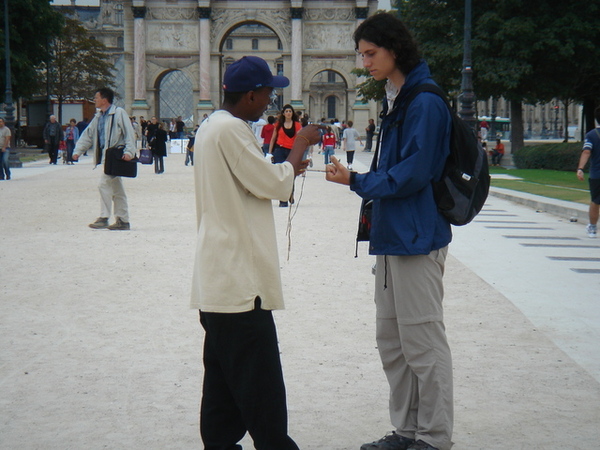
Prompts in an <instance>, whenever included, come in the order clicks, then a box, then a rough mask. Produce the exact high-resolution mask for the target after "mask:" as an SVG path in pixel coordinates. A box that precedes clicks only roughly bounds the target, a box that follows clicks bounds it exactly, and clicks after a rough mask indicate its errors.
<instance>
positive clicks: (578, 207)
mask: <svg viewBox="0 0 600 450" xmlns="http://www.w3.org/2000/svg"><path fill="white" fill-rule="evenodd" d="M489 195H493V196H494V197H499V198H502V199H506V200H509V201H511V202H514V203H518V204H520V205H524V206H528V207H530V208H532V209H535V210H536V211H544V212H547V213H550V214H553V215H555V216H558V217H561V218H564V219H567V220H571V221H573V222H577V221H579V219H586V218H587V215H588V206H587V205H582V204H580V203H575V202H567V201H564V200H557V199H553V198H549V197H543V196H541V195H535V194H528V193H526V192H519V191H513V190H510V189H503V188H496V187H490V194H489Z"/></svg>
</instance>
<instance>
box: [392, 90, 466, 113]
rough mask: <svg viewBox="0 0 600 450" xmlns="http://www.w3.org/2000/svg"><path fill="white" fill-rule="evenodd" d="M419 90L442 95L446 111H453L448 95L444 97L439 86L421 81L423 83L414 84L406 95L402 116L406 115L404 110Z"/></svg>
mask: <svg viewBox="0 0 600 450" xmlns="http://www.w3.org/2000/svg"><path fill="white" fill-rule="evenodd" d="M421 92H431V93H433V94H436V95H438V96H440V97H442V99H443V100H444V103H446V106H447V107H448V111H450V114H454V111H453V110H452V107H451V106H450V102H449V101H448V97H446V93H445V92H444V91H443V90H442V88H440V87H439V86H438V85H437V84H431V83H423V84H419V85H417V86H415V87H414V88H413V89H412V91H410V92H409V94H408V97H406V100H405V101H404V105H403V106H402V109H403V111H404V117H406V112H407V111H408V107H409V106H410V104H411V103H412V101H413V100H414V99H415V97H416V96H417V95H419V94H420V93H421Z"/></svg>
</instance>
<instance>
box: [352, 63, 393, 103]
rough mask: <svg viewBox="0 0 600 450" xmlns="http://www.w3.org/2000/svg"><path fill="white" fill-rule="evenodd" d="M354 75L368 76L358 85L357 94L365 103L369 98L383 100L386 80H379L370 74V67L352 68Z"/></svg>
mask: <svg viewBox="0 0 600 450" xmlns="http://www.w3.org/2000/svg"><path fill="white" fill-rule="evenodd" d="M351 72H352V73H353V74H354V75H357V76H359V77H366V80H365V81H363V82H362V83H359V84H357V85H356V89H357V94H358V97H359V98H360V100H361V101H362V102H363V103H367V102H368V101H369V100H382V99H383V97H384V96H385V83H386V82H385V80H383V81H377V80H375V79H374V78H373V77H372V76H371V75H369V71H368V69H365V68H361V69H352V71H351Z"/></svg>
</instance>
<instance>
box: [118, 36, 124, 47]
mask: <svg viewBox="0 0 600 450" xmlns="http://www.w3.org/2000/svg"><path fill="white" fill-rule="evenodd" d="M124 46H125V45H124V41H123V36H119V37H117V48H123V47H124Z"/></svg>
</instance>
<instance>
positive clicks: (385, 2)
mask: <svg viewBox="0 0 600 450" xmlns="http://www.w3.org/2000/svg"><path fill="white" fill-rule="evenodd" d="M53 4H55V5H70V4H71V0H54V2H53ZM77 4H78V5H81V6H98V5H99V4H100V0H77ZM379 9H390V0H379Z"/></svg>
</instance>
